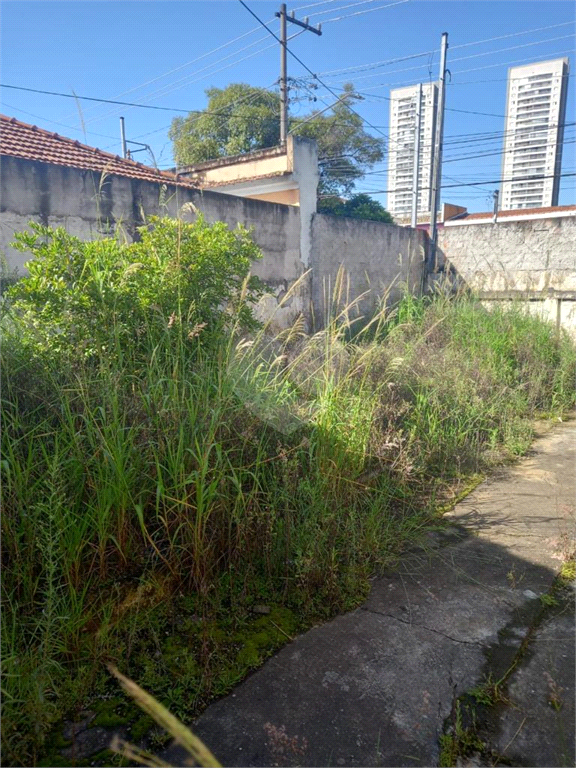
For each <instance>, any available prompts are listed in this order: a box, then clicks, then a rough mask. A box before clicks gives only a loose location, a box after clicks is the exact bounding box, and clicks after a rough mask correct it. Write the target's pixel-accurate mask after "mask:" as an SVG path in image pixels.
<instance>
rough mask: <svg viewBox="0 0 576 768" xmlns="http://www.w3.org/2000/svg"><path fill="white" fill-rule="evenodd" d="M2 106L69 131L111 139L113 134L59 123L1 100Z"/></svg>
mask: <svg viewBox="0 0 576 768" xmlns="http://www.w3.org/2000/svg"><path fill="white" fill-rule="evenodd" d="M2 106H3V107H8V108H9V109H14V110H15V111H16V112H22V114H23V115H28V116H29V117H35V118H36V119H37V120H44V122H46V123H52V124H53V125H60V126H62V128H68V130H70V131H78V133H86V134H90V135H91V136H100V137H101V138H102V139H113V138H114V136H108V134H106V133H96V132H95V131H83V130H82V129H81V128H75V127H74V126H72V125H66V124H65V123H59V122H58V121H57V120H50V119H49V118H47V117H44V116H43V115H36V114H34V113H33V112H26V110H25V109H20V107H14V106H13V105H12V104H8V103H7V102H5V101H3V102H2Z"/></svg>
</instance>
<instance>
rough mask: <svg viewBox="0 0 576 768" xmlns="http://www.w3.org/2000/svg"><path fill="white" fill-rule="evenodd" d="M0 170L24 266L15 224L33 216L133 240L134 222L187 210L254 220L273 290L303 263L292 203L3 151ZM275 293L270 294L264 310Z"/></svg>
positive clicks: (287, 313)
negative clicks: (53, 162) (109, 173)
mask: <svg viewBox="0 0 576 768" xmlns="http://www.w3.org/2000/svg"><path fill="white" fill-rule="evenodd" d="M1 170H2V173H1V175H0V250H1V251H2V252H3V253H4V254H5V256H6V259H7V262H8V266H9V268H12V269H14V268H15V269H17V270H18V271H19V272H20V273H23V272H24V271H25V270H23V265H24V262H25V261H26V260H27V258H28V256H27V254H24V253H20V252H19V251H16V250H15V249H13V248H11V247H10V243H11V242H12V241H13V236H14V232H18V231H22V230H26V229H27V228H28V222H29V221H30V220H35V221H39V222H41V223H43V224H46V225H50V226H52V227H60V226H61V227H65V228H66V230H67V231H68V232H69V233H70V234H72V235H75V236H76V237H79V238H81V239H83V240H92V239H96V238H99V237H104V236H110V235H114V234H118V235H120V236H124V237H126V239H127V240H128V241H132V240H133V238H134V236H135V233H136V227H138V226H141V225H142V224H144V222H145V220H146V219H147V218H149V217H150V216H155V215H168V216H178V215H180V216H182V218H183V219H184V220H189V221H190V220H193V219H194V218H195V217H196V215H197V212H201V213H202V214H203V215H204V216H205V218H206V220H207V221H208V222H210V223H212V222H215V221H223V222H225V223H226V224H228V225H229V226H230V227H232V228H234V227H236V225H237V224H238V222H240V223H242V224H244V225H245V226H246V227H250V228H253V237H254V240H255V242H256V243H257V244H258V245H259V247H260V248H261V250H262V253H263V259H262V260H261V261H260V262H257V263H256V264H255V265H254V267H253V273H254V274H256V275H258V277H260V278H262V279H263V280H264V281H266V283H267V284H268V285H269V286H270V289H271V291H272V296H273V297H278V296H283V295H284V293H285V292H286V290H287V289H288V288H289V287H290V286H291V285H292V283H293V282H294V281H295V280H297V279H298V278H299V277H300V276H301V275H302V274H303V272H304V271H305V269H304V265H303V264H302V262H301V260H300V215H299V211H298V209H297V208H294V207H293V206H286V205H279V204H276V203H269V202H262V201H258V200H250V199H248V198H242V197H234V196H232V195H223V194H220V193H217V192H202V191H199V190H196V189H191V188H187V187H181V186H176V185H170V184H162V185H160V184H157V183H154V182H148V181H142V180H139V179H130V178H127V177H124V176H108V177H107V178H105V179H104V180H102V178H101V175H100V174H99V173H94V172H92V171H83V170H80V169H77V168H68V167H66V166H60V165H51V164H46V163H38V162H34V161H29V160H23V159H20V158H13V157H5V156H3V157H2V169H1ZM309 303H310V297H309V287H308V283H307V282H306V281H303V283H302V284H301V287H300V289H299V290H298V291H297V292H296V293H295V295H294V297H293V298H292V300H291V301H289V302H287V303H286V305H285V306H283V307H282V308H280V309H278V310H277V320H278V324H279V325H286V324H287V323H290V322H292V321H293V320H295V319H296V317H297V316H298V314H299V313H300V312H307V310H308V307H309ZM276 304H277V301H276V299H275V298H274V299H273V300H272V301H271V299H270V297H267V298H266V299H265V300H264V301H263V306H265V308H266V311H267V312H268V313H270V312H271V311H272V308H274V309H276Z"/></svg>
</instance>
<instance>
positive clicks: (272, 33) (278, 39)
mask: <svg viewBox="0 0 576 768" xmlns="http://www.w3.org/2000/svg"><path fill="white" fill-rule="evenodd" d="M238 2H239V3H240V4H241V5H243V6H244V8H246V10H247V11H248V12H249V13H251V14H252V16H254V18H255V19H256V20H257V21H259V22H260V24H262V26H263V27H265V28H266V29H267V30H268V32H269V33H270V34H271V35H272V37H274V38H275V39H276V40H277V41H278V42H280V38H279V37H277V35H275V34H274V32H272V30H271V29H270V28H269V27H267V26H266V24H265V23H264V22H263V21H262V19H260V18H258V16H257V15H256V14H255V13H254V11H252V10H251V9H250V8H249V7H248V6H247V5H246V3H245V2H244V0H238ZM286 50H287V51H288V53H289V54H290V55H291V56H292V58H294V59H296V61H297V62H298V63H299V64H300V65H301V66H302V67H304V69H305V70H306V71H307V72H309V73H310V74H311V75H312V77H313V78H314V79H315V80H317V81H318V82H319V83H320V85H322V86H323V87H324V88H326V90H327V91H329V92H330V93H331V94H332V96H334V98H336V99H338V98H339V97H338V95H337V94H336V93H334V91H333V90H332V89H331V88H330V87H329V86H328V85H326V83H324V82H323V81H322V80H321V79H320V78H319V77H318V75H315V74H314V72H312V70H311V69H310V67H308V66H307V65H306V64H304V62H303V61H302V59H300V58H298V56H296V54H295V53H294V52H293V51H291V50H290V49H289V48H288V47H287V46H286ZM323 103H325V102H323ZM347 106H348V109H349V110H350V111H351V112H353V113H354V114H355V115H357V116H358V117H359V118H360V119H361V120H362V121H363V122H364V123H366V125H368V126H370V128H372V129H373V130H375V131H376V132H377V133H379V134H380V135H381V136H383V137H384V138H385V139H387V138H388V136H386V134H384V133H382V131H380V130H379V129H378V128H376V127H375V126H374V125H372V123H370V122H368V120H366V118H365V117H362V115H361V114H359V113H358V112H357V111H356V110H355V109H353V107H351V106H350V105H349V104H348V105H347Z"/></svg>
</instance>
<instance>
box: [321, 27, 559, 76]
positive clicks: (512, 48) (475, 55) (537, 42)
mask: <svg viewBox="0 0 576 768" xmlns="http://www.w3.org/2000/svg"><path fill="white" fill-rule="evenodd" d="M567 38H570V39H572V38H573V35H560V36H558V37H549V38H546V40H534V41H532V42H530V43H522V44H521V45H512V46H508V47H507V48H497V49H496V50H494V51H483V52H481V53H473V54H471V55H470V56H460V57H458V58H456V59H451V60H450V63H451V64H453V63H454V62H456V61H467V60H468V59H475V58H478V57H480V56H492V55H494V54H497V53H504V52H506V51H515V50H518V49H519V48H528V47H530V46H532V45H542V44H543V43H552V42H555V41H556V40H566V39H567ZM424 66H426V65H425V64H419V65H417V66H415V67H405V68H403V69H396V70H392V72H389V73H388V74H393V73H394V72H408V71H410V70H414V69H422V67H424ZM377 76H378V73H376V74H371V75H359V76H358V77H357V78H355V79H356V80H365V79H366V78H369V77H377ZM336 82H344V81H343V80H337V81H336ZM371 87H374V86H371Z"/></svg>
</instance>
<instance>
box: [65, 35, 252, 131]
mask: <svg viewBox="0 0 576 768" xmlns="http://www.w3.org/2000/svg"><path fill="white" fill-rule="evenodd" d="M259 29H260V27H254V29H251V30H250V31H249V32H244V34H242V35H239V36H238V37H235V38H234V39H233V40H230V41H228V42H227V43H224V44H223V45H220V46H219V47H218V48H214V49H213V50H211V51H208V53H204V54H202V56H198V57H197V58H195V59H192V60H191V61H187V62H186V63H185V64H180V65H179V66H178V67H175V68H174V69H170V70H168V71H167V72H164V73H163V74H161V75H157V76H156V77H153V78H152V79H151V80H147V81H146V82H144V83H140V84H139V85H135V86H134V87H133V88H129V89H128V90H127V91H122V93H119V94H117V95H116V96H114V98H115V99H119V98H120V97H121V96H125V95H126V94H127V93H132V92H133V91H137V90H139V89H140V88H145V87H146V86H147V85H151V83H155V82H157V81H158V80H161V79H162V78H163V77H168V76H169V75H172V74H174V72H179V71H180V70H181V69H184V67H188V66H190V65H191V64H195V63H196V62H197V61H201V60H202V59H205V58H207V57H208V56H211V55H212V54H213V53H217V52H218V51H221V50H222V49H224V48H227V47H228V46H229V45H233V44H234V43H237V42H238V41H239V40H242V39H243V38H244V37H248V35H252V34H254V32H257V31H258V30H259ZM65 119H66V118H65Z"/></svg>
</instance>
